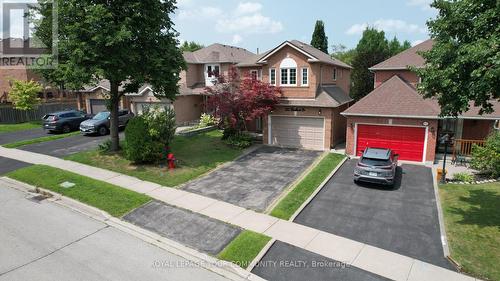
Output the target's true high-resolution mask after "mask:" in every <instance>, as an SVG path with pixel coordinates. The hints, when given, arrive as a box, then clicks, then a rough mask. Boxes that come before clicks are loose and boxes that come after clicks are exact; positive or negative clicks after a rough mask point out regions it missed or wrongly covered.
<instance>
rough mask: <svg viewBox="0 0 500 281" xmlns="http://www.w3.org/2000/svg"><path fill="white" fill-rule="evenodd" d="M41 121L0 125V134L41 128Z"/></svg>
mask: <svg viewBox="0 0 500 281" xmlns="http://www.w3.org/2000/svg"><path fill="white" fill-rule="evenodd" d="M41 125H42V122H41V121H32V122H25V123H18V124H0V133H10V132H17V131H24V130H29V129H36V128H41Z"/></svg>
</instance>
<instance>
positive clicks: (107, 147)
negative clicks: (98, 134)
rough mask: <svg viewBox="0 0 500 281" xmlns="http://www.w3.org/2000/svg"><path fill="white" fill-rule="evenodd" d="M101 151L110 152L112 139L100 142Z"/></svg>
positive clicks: (99, 148)
mask: <svg viewBox="0 0 500 281" xmlns="http://www.w3.org/2000/svg"><path fill="white" fill-rule="evenodd" d="M97 149H98V150H99V152H100V153H108V152H110V151H111V140H110V139H107V140H106V141H105V142H103V143H100V144H99V146H98V148H97Z"/></svg>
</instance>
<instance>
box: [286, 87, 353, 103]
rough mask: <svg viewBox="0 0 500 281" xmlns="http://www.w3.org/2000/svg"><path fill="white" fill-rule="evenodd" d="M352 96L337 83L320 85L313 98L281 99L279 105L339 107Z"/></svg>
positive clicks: (349, 100) (350, 99)
mask: <svg viewBox="0 0 500 281" xmlns="http://www.w3.org/2000/svg"><path fill="white" fill-rule="evenodd" d="M351 101H352V98H351V97H350V96H349V95H348V94H347V93H346V92H344V90H342V88H340V87H339V86H337V85H320V86H319V87H318V89H317V91H316V98H315V99H283V100H281V102H280V104H281V105H290V106H309V107H339V106H341V105H344V104H346V103H348V102H351Z"/></svg>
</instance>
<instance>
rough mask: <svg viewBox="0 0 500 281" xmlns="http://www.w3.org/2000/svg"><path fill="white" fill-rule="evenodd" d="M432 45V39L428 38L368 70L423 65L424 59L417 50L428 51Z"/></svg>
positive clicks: (396, 68)
mask: <svg viewBox="0 0 500 281" xmlns="http://www.w3.org/2000/svg"><path fill="white" fill-rule="evenodd" d="M433 45H434V41H433V40H432V39H428V40H426V41H424V42H422V43H420V44H418V45H416V46H413V47H411V48H409V49H407V50H404V51H402V52H401V53H399V54H397V55H395V56H393V57H390V58H389V59H387V60H385V61H383V62H381V63H379V64H376V65H374V66H372V67H371V68H370V70H402V69H408V66H414V67H424V66H425V60H424V58H423V57H422V56H420V55H419V54H418V52H424V51H429V50H430V49H432V46H433Z"/></svg>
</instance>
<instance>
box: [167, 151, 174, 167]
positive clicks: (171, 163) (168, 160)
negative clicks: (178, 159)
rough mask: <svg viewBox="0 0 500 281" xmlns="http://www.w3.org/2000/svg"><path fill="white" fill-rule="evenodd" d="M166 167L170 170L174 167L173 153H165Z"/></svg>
mask: <svg viewBox="0 0 500 281" xmlns="http://www.w3.org/2000/svg"><path fill="white" fill-rule="evenodd" d="M167 162H168V168H169V169H170V170H172V169H175V157H174V154H173V153H169V154H168V155H167Z"/></svg>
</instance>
